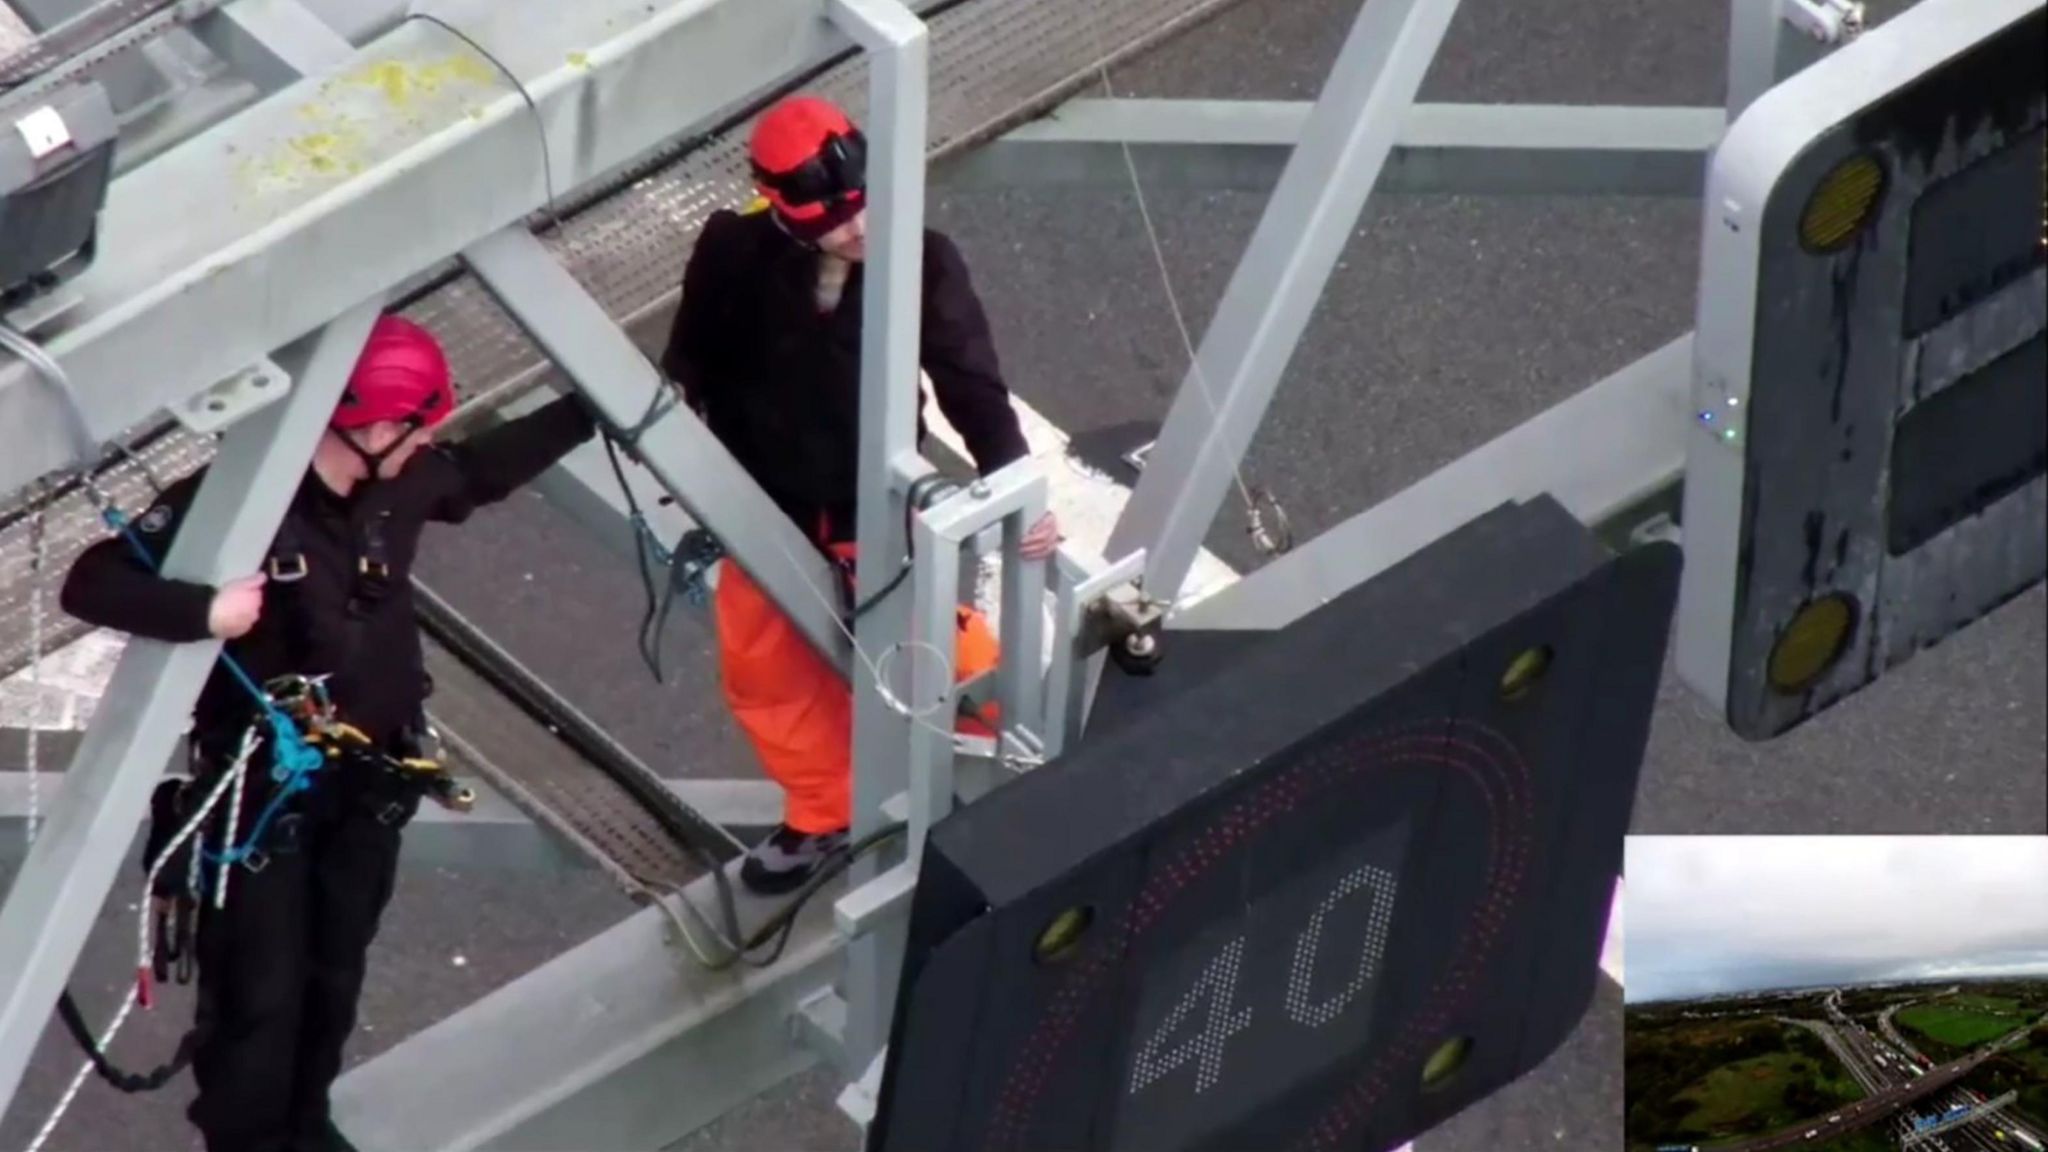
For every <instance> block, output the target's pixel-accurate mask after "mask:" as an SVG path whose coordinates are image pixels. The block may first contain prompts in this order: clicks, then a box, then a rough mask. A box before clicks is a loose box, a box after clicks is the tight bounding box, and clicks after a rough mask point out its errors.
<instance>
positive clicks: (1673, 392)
mask: <svg viewBox="0 0 2048 1152" xmlns="http://www.w3.org/2000/svg"><path fill="white" fill-rule="evenodd" d="M1691 388H1692V336H1691V334H1690V333H1688V334H1687V335H1685V336H1682V337H1680V338H1679V339H1677V340H1674V341H1672V342H1671V343H1669V344H1666V345H1665V346H1664V347H1662V348H1660V349H1658V350H1657V351H1655V352H1652V353H1650V354H1649V355H1648V356H1645V357H1643V358H1642V359H1641V360H1638V361H1636V362H1635V363H1633V364H1631V365H1629V366H1628V367H1626V368H1623V369H1622V370H1621V371H1619V372H1616V373H1615V374H1614V375H1612V376H1609V377H1608V378H1607V379H1605V380H1602V381H1600V382H1599V383H1597V384H1595V385H1593V386H1592V387H1590V388H1588V389H1586V390H1585V391H1583V392H1581V393H1579V394H1578V395H1576V396H1574V397H1572V398H1571V399H1569V400H1566V401H1565V402H1563V403H1562V404H1559V405H1557V406H1556V407H1554V408H1551V409H1550V410H1549V411H1547V412H1544V413H1542V414H1541V415H1539V416H1536V417H1534V418H1532V419H1530V420H1527V421H1525V422H1523V423H1522V424H1521V425H1519V426H1518V427H1516V428H1515V429H1514V430H1512V431H1510V432H1507V433H1504V434H1502V435H1501V436H1500V437H1498V438H1496V439H1494V440H1493V441H1491V442H1489V443H1487V444H1485V445H1483V446H1481V447H1479V448H1477V449H1474V450H1473V451H1472V452H1470V453H1468V454H1466V455H1465V456H1464V457H1463V458H1461V459H1459V460H1457V461H1455V462H1453V463H1451V464H1447V465H1445V466H1444V467H1443V468H1441V469H1438V470H1437V471H1436V472H1434V473H1432V474H1431V475H1430V476H1428V477H1427V478H1425V479H1423V480H1420V481H1418V482H1416V483H1415V484H1413V485H1411V486H1409V487H1408V488H1406V489H1404V490H1403V491H1401V492H1400V493H1399V494H1397V495H1395V496H1393V497H1391V498H1389V499H1388V500H1386V501H1383V502H1382V503H1380V504H1379V505H1377V506H1376V507H1374V508H1372V509H1371V510H1369V511H1366V512H1362V513H1360V514H1358V515H1356V516H1353V517H1352V518H1351V519H1349V520H1346V521H1345V522H1343V523H1342V524H1339V525H1337V526H1336V527H1335V528H1332V529H1330V530H1329V531H1327V532H1324V533H1323V534H1322V535H1320V536H1318V537H1316V538H1315V539H1313V540H1310V541H1308V542H1307V543H1305V544H1302V545H1301V546H1300V547H1298V548H1296V549H1295V550H1294V551H1293V552H1291V553H1289V554H1287V555H1285V556H1282V557H1280V558H1278V559H1276V560H1274V561H1272V562H1271V563H1269V564H1267V565H1266V566H1265V567H1263V568H1260V569H1258V570H1257V571H1255V572H1252V573H1250V574H1249V575H1247V576H1245V577H1244V578H1243V579H1242V580H1239V581H1238V582H1237V583H1235V584H1232V585H1231V586H1229V587H1227V588H1224V589H1222V590H1221V591H1218V592H1216V593H1214V594H1213V595H1211V596H1208V597H1206V598H1205V599H1203V600H1200V601H1198V602H1196V603H1194V604H1192V605H1190V606H1188V607H1187V608H1186V609H1184V610H1183V611H1182V612H1181V613H1180V615H1179V616H1178V617H1177V618H1176V620H1175V621H1174V624H1175V626H1177V627H1181V628H1217V629H1274V628H1284V627H1286V626H1287V625H1289V624H1291V623H1293V622H1294V621H1296V620H1299V619H1300V618H1301V617H1303V616H1305V615H1307V614H1308V613H1309V612H1312V611H1314V610H1315V609H1316V608H1317V607H1319V606H1321V605H1323V604H1326V603H1328V602H1330V601H1331V600H1333V599H1335V598H1337V597H1338V596H1341V595H1343V594H1344V592H1345V591H1347V590H1348V589H1350V588H1353V587H1355V586H1357V585H1358V584H1359V583H1361V582H1363V581H1366V580H1370V579H1372V578H1373V577H1374V576H1377V575H1379V574H1380V573H1381V572H1384V571H1386V570H1387V569H1388V568H1391V567H1393V566H1394V565H1395V564H1398V563H1400V562H1401V561H1402V560H1404V559H1406V558H1408V557H1409V556H1411V555H1413V554H1414V553H1415V552H1416V551H1417V550H1419V549H1421V548H1423V547H1426V546H1427V545H1429V544H1430V543H1431V542H1433V541H1435V540H1437V539H1438V538H1440V537H1442V536H1443V535H1444V533H1446V532H1449V531H1451V530H1452V529H1454V528H1456V527H1457V526H1458V525H1460V524H1464V523H1467V522H1469V521H1470V520H1472V518H1474V517H1476V516H1478V515H1480V514H1481V513H1484V512H1486V511H1488V510H1490V509H1493V508H1496V507H1499V506H1500V505H1501V504H1503V503H1505V502H1507V501H1510V500H1527V499H1530V498H1532V497H1535V496H1537V495H1540V494H1542V493H1545V492H1547V493H1549V494H1550V495H1552V496H1554V497H1556V498H1557V501H1558V503H1560V504H1562V505H1564V507H1565V510H1566V511H1568V512H1570V513H1571V514H1572V515H1574V516H1576V517H1578V518H1579V519H1580V520H1581V521H1582V522H1584V523H1586V524H1588V525H1591V526H1600V525H1601V524H1602V523H1603V522H1604V521H1606V520H1608V519H1609V518H1611V517H1612V516H1614V515H1616V514H1617V513H1620V512H1623V511H1625V510H1627V509H1630V508H1635V507H1639V506H1641V505H1642V504H1643V503H1645V502H1646V501H1647V500H1648V499H1649V498H1650V497H1652V496H1655V495H1657V494H1658V493H1660V492H1661V493H1667V494H1668V493H1670V492H1671V491H1672V490H1673V489H1675V488H1676V486H1677V485H1678V483H1679V482H1680V480H1681V478H1682V477H1683V476H1684V474H1685V445H1686V438H1687V436H1688V435H1689V433H1690V430H1691V426H1692V422H1691V421H1690V420H1689V419H1688V418H1687V414H1688V411H1689V406H1690V403H1691ZM1560 445H1568V446H1570V447H1569V449H1568V450H1566V449H1561V448H1560Z"/></svg>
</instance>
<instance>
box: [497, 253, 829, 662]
mask: <svg viewBox="0 0 2048 1152" xmlns="http://www.w3.org/2000/svg"><path fill="white" fill-rule="evenodd" d="M462 259H463V261H464V263H466V264H468V265H469V267H470V269H471V270H472V271H474V272H475V273H476V276H477V279H478V280H479V281H481V282H482V283H483V286H484V288H485V290H487V291H488V292H490V294H491V296H492V298H493V299H495V300H496V301H497V302H498V303H499V304H500V305H501V306H503V307H504V309H505V311H506V312H507V313H509V314H510V315H511V317H512V319H513V320H514V321H515V322H516V323H517V324H518V325H519V327H520V329H521V330H523V331H524V332H525V333H526V334H527V335H528V336H529V337H531V338H532V339H533V342H534V343H535V344H536V345H538V346H539V347H540V348H541V350H542V351H543V352H545V353H547V356H548V358H549V359H550V360H552V361H554V363H555V364H556V365H557V366H558V367H560V368H561V370H562V372H563V373H564V374H565V375H566V376H568V377H569V379H570V380H572V381H574V382H575V384H576V387H577V390H578V391H580V392H582V393H583V395H584V396H585V397H587V398H588V399H589V400H590V402H591V403H592V404H593V405H595V406H596V407H597V409H598V410H599V411H600V412H602V413H603V415H604V417H605V419H606V420H608V421H609V422H610V423H611V424H612V425H613V426H615V427H617V428H621V429H637V435H638V438H637V442H636V445H635V452H636V453H637V454H638V456H639V457H640V459H641V460H643V461H644V462H645V463H646V464H647V466H648V468H649V470H650V471H652V472H653V473H654V475H655V476H656V477H657V478H659V479H660V481H661V484H662V487H664V488H665V489H667V490H668V492H669V493H670V494H671V495H673V496H674V497H675V498H676V501H677V503H679V504H681V505H682V506H683V507H684V508H685V509H686V510H688V512H689V513H690V515H691V516H692V517H694V518H695V519H696V520H697V521H698V522H700V523H702V524H704V525H705V526H707V527H709V528H710V529H711V531H712V532H713V533H715V534H716V535H717V536H718V538H719V540H720V541H721V542H723V543H724V545H725V549H726V552H727V554H728V555H730V556H731V558H732V559H733V560H734V561H736V562H737V563H738V564H739V565H740V567H742V568H744V569H746V570H747V572H748V574H750V575H751V576H753V578H754V579H755V581H756V582H758V583H759V584H760V585H761V588H762V590H763V591H765V592H767V593H768V595H769V596H770V597H772V598H773V599H774V600H775V603H776V605H777V606H778V607H780V608H781V609H782V611H783V612H784V613H785V614H786V615H788V617H789V618H790V620H791V621H792V622H794V623H795V624H796V626H797V628H798V629H799V630H800V631H802V632H803V634H804V637H805V639H807V640H809V641H810V642H811V646H812V647H814V648H816V649H817V650H818V651H819V652H820V653H822V654H823V655H824V656H825V658H826V659H827V660H829V661H831V662H833V663H834V664H835V665H837V666H839V667H841V668H844V667H846V666H847V664H848V662H849V660H850V659H851V654H850V651H849V649H848V646H847V642H846V637H845V634H844V633H843V632H842V631H841V628H840V623H839V616H838V613H837V611H836V610H835V608H834V604H835V602H836V601H835V597H836V596H837V594H838V593H837V585H836V582H835V581H836V577H834V575H833V574H832V571H831V569H830V568H829V567H828V566H827V565H826V563H825V559H824V557H823V556H820V555H819V554H818V550H817V549H816V548H814V547H812V546H811V545H810V543H809V542H808V541H806V540H805V539H804V536H803V534H802V533H801V532H799V531H798V530H797V527H796V525H794V524H792V523H790V520H789V517H787V516H785V515H783V513H782V511H781V509H779V508H777V507H776V506H775V502H774V501H772V500H770V499H769V498H768V494H767V493H765V492H763V491H762V490H761V486H760V485H759V484H756V483H755V482H754V479H753V477H751V476H749V475H748V474H747V471H746V469H745V468H743V467H741V466H740V463H739V461H737V460H735V459H733V457H732V453H731V452H728V451H727V450H726V448H725V445H723V444H721V443H719V440H718V437H716V436H714V435H712V433H711V430H710V429H709V428H706V427H705V426H704V423H703V421H701V420H699V419H697V416H696V414H695V413H693V412H691V411H690V410H689V409H688V408H687V407H685V406H684V405H683V403H682V401H681V398H680V396H679V395H678V394H677V393H676V390H675V389H674V387H673V386H672V385H670V384H669V383H668V381H667V380H664V379H663V378H662V375H661V372H660V371H659V370H658V369H656V368H655V367H654V365H653V364H651V363H649V362H648V360H647V357H646V356H645V355H643V354H642V353H641V351H640V349H639V348H638V347H637V346H636V345H634V343H633V341H632V340H631V339H630V338H629V337H627V335H626V333H625V331H624V330H623V329H621V328H620V327H619V326H618V325H617V324H616V323H614V322H613V321H612V319H611V317H610V316H609V315H608V314H607V313H606V312H605V310H604V306H603V305H601V304H599V303H598V302H597V301H596V300H594V299H592V298H591V295H590V293H588V292H586V291H584V290H583V286H582V285H581V284H579V283H577V281H576V278H575V277H574V276H571V275H570V274H569V270H568V269H566V268H564V267H562V266H561V265H560V264H559V263H557V262H556V261H555V258H554V256H553V255H551V254H550V253H549V252H548V250H547V248H546V247H545V246H543V245H542V244H541V242H540V241H539V240H536V239H535V238H534V236H533V234H532V233H530V232H528V231H527V230H526V229H525V228H524V227H521V226H518V225H514V226H512V227H510V228H506V229H503V230H501V231H499V232H497V233H496V234H494V235H492V236H490V237H488V238H486V239H484V240H483V241H481V242H479V243H477V244H474V245H472V246H470V247H468V248H465V249H464V250H463V252H462ZM657 411H658V412H659V413H660V414H659V415H657V416H654V418H653V419H649V418H648V417H649V414H650V413H653V412H657Z"/></svg>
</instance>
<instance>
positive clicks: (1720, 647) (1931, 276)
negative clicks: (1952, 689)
mask: <svg viewBox="0 0 2048 1152" xmlns="http://www.w3.org/2000/svg"><path fill="white" fill-rule="evenodd" d="M2044 32H2048V15H2044V6H2043V2H2042V0H1926V2H1925V3H1922V4H1919V5H1916V6H1915V7H1913V8H1912V9H1910V10H1908V11H1907V12H1905V13H1903V14H1902V15H1900V16H1898V17H1896V18H1894V19H1892V20H1891V21H1889V22H1887V23H1885V24H1883V25H1880V26H1879V27H1877V28H1875V29H1873V30H1872V31H1870V32H1869V33H1866V34H1865V35H1864V36H1863V37H1862V38H1861V39H1859V40H1858V41H1856V42H1855V43H1852V44H1850V45H1848V46H1847V47H1845V48H1843V49H1842V50H1840V51H1839V52H1837V53H1835V54H1834V55H1833V56H1831V57H1829V58H1828V59H1826V60H1823V61H1821V62H1819V63H1817V64H1815V65H1814V66H1812V67H1811V68H1808V69H1807V70H1806V71H1804V72H1802V73H1800V74H1799V75H1797V76H1794V77H1793V78H1791V79H1790V80H1788V81H1786V82H1785V83H1783V84H1780V85H1779V86H1777V87H1776V88H1774V89H1772V90H1771V91H1769V92H1768V93H1766V94H1765V95H1764V96H1763V97H1761V98H1760V99H1758V100H1757V101H1756V103H1754V104H1753V105H1751V106H1750V108H1749V109H1748V110H1747V111H1746V112H1745V113H1744V114H1743V116H1742V117H1741V119H1739V120H1738V121H1737V122H1736V123H1735V124H1733V125H1732V126H1730V128H1729V130H1728V133H1727V136H1726V137H1725V139H1724V140H1723V142H1722V144H1721V146H1720V147H1719V149H1718V150H1717V151H1716V154H1715V157H1714V161H1713V164H1712V166H1711V168H1710V172H1709V176H1708V182H1707V188H1706V191H1705V201H1704V204H1705V208H1706V213H1705V221H1704V236H1703V238H1702V245H1701V278H1700V301H1699V315H1698V325H1697V331H1696V335H1695V352H1694V355H1695V364H1694V385H1693V396H1692V400H1693V403H1692V406H1691V412H1690V413H1689V415H1688V419H1689V420H1691V421H1692V423H1693V430H1692V434H1691V439H1690V441H1689V443H1688V446H1687V457H1686V476H1685V500H1684V509H1683V515H1684V520H1683V524H1682V531H1683V536H1684V544H1685V556H1686V569H1685V578H1684V586H1683V591H1682V593H1681V597H1680V608H1679V626H1678V634H1677V643H1676V655H1677V663H1678V671H1679V673H1680V675H1681V676H1682V677H1683V678H1684V679H1685V680H1686V681H1687V682H1688V683H1689V684H1691V685H1692V686H1693V687H1694V688H1695V689H1697V690H1698V691H1700V692H1702V693H1704V694H1706V695H1707V696H1708V698H1709V699H1711V700H1713V701H1714V702H1715V703H1716V704H1718V705H1720V706H1722V707H1723V709H1724V710H1725V713H1726V716H1727V720H1728V723H1729V725H1730V726H1731V727H1732V728H1733V729H1734V730H1735V731H1736V732H1738V733H1740V734H1741V735H1743V736H1745V737H1747V738H1750V739H1767V738H1769V737H1772V736H1776V735H1778V734H1780V733H1782V732H1784V731H1786V730H1788V729H1790V728H1792V727H1794V726H1796V725H1798V724H1800V723H1801V722H1803V721H1804V720H1806V719H1807V718H1809V717H1811V716H1814V715H1816V714H1818V713H1819V712H1821V711H1823V710H1825V709H1827V708H1828V707H1829V706H1831V705H1832V704H1834V703H1835V702H1837V701H1839V700H1841V699H1843V698H1844V697H1847V696H1849V695H1851V694H1852V693H1854V692H1856V691H1858V690H1860V689H1861V688H1862V687H1864V686H1865V685H1867V684H1869V683H1871V682H1873V681H1875V680H1876V679H1877V678H1879V677H1880V676H1882V675H1883V674H1884V673H1885V671H1886V670H1887V669H1890V668H1892V667H1895V666H1896V665H1898V664H1899V663H1900V662H1902V661H1904V660H1906V659H1907V658H1908V657H1910V656H1911V655H1912V654H1913V653H1914V652H1916V651H1918V650H1920V649H1922V648H1925V647H1927V646H1928V645H1930V644H1934V643H1936V642H1938V641H1940V640H1941V639H1943V638H1944V637H1946V636H1948V635H1950V634H1952V633H1954V632H1955V631H1957V630H1958V629H1960V628H1963V627H1964V626H1966V625H1968V624H1969V623H1970V622H1971V621H1973V620H1976V619H1977V618H1979V617H1981V616H1983V615H1984V614H1985V613H1987V612H1989V611H1991V610H1992V609H1993V608H1996V607H1997V606H1998V605H2000V604H2002V603H2004V602H2005V601H2006V600H2008V599H2010V598H2011V597H2013V596H2014V595H2016V594H2017V593H2019V592H2021V591H2023V590H2025V589H2026V588H2028V587H2029V586H2031V585H2033V584H2035V583H2037V582H2038V581H2040V580H2041V579H2042V576H2043V574H2044V572H2048V527H2044V521H2048V385H2044V380H2048V338H2044V321H2048V262H2044V255H2048V251H2044V244H2043V219H2044V216H2043V213H2044V204H2048V201H2044V196H2043V188H2042V182H2043V174H2044V171H2048V159H2044V144H2048V136H2044V122H2048V95H2044V84H2043V75H2044V73H2043V71H2042V68H2041V60H2042V59H2043V57H2044V53H2048V36H2044Z"/></svg>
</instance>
